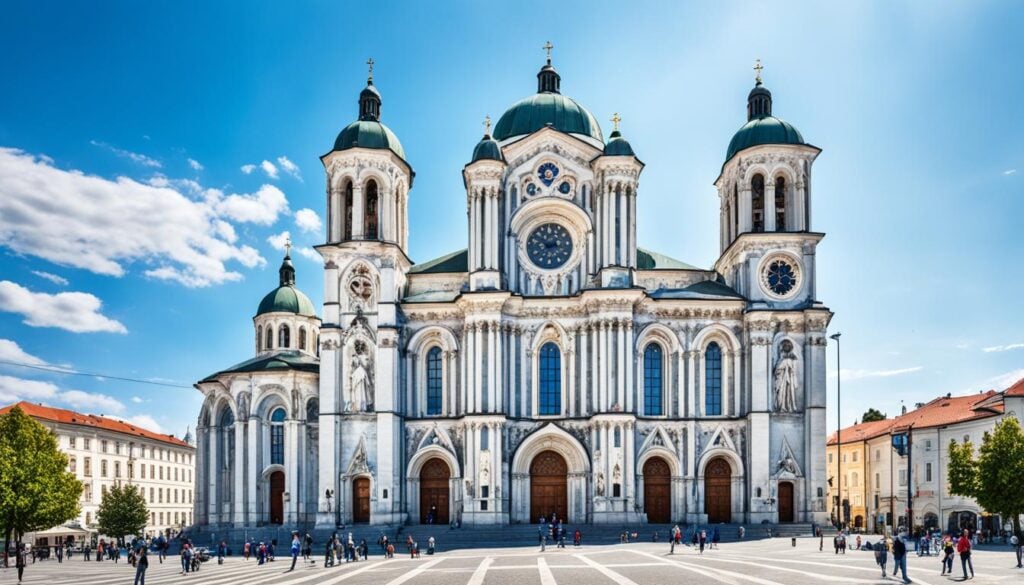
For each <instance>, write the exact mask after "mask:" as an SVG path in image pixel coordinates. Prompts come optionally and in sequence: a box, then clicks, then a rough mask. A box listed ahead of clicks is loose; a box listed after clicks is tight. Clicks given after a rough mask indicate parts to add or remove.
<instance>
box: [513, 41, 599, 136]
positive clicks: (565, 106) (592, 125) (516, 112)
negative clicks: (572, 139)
mask: <svg viewBox="0 0 1024 585" xmlns="http://www.w3.org/2000/svg"><path fill="white" fill-rule="evenodd" d="M561 85H562V78H561V76H559V75H558V72H557V71H555V68H554V67H552V66H551V57H550V55H549V56H548V62H547V64H546V65H544V67H542V68H541V70H540V72H539V73H538V74H537V93H535V94H533V95H531V96H530V97H528V98H525V99H522V100H519V101H518V102H516V103H515V104H514V105H513V106H512V107H511V108H509V109H508V110H506V111H505V113H504V114H502V115H501V118H500V119H499V120H498V125H497V126H495V127H494V138H495V140H506V139H508V138H512V137H514V136H526V135H527V134H533V133H534V132H536V131H537V130H540V129H542V128H545V127H547V126H551V127H552V128H554V129H555V130H558V131H559V132H565V133H566V134H576V135H579V136H585V137H588V138H592V139H594V140H596V141H598V143H600V144H601V145H602V147H603V146H604V136H603V135H602V134H601V127H600V126H598V125H597V120H596V119H595V118H594V116H592V115H591V114H590V112H588V111H587V109H586V108H584V107H583V106H581V105H579V104H578V103H576V101H575V100H573V99H572V98H568V97H565V96H564V95H562V94H561V93H560V92H559V90H560V89H561Z"/></svg>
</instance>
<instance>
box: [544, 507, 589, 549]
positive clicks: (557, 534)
mask: <svg viewBox="0 0 1024 585" xmlns="http://www.w3.org/2000/svg"><path fill="white" fill-rule="evenodd" d="M537 524H539V526H538V527H537V540H538V541H539V542H540V550H542V551H543V550H546V549H547V543H548V539H551V542H553V543H554V544H555V546H556V547H557V548H565V539H566V538H567V537H568V536H569V529H568V528H566V527H565V523H564V522H562V520H561V518H559V517H558V514H556V513H552V514H551V517H550V518H547V517H545V516H541V517H540V518H538V519H537ZM582 539H583V534H582V533H581V532H580V530H579V529H578V528H577V529H576V530H575V531H574V532H573V535H572V545H573V546H575V547H578V546H579V545H580V541H581V540H582Z"/></svg>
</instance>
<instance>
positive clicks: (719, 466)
mask: <svg viewBox="0 0 1024 585" xmlns="http://www.w3.org/2000/svg"><path fill="white" fill-rule="evenodd" d="M704 506H705V509H706V510H707V513H708V523H711V524H715V523H718V522H732V468H731V467H730V466H729V462H728V461H726V460H725V459H722V458H721V457H719V458H717V459H712V460H711V462H710V463H708V466H707V467H706V468H705V469H704Z"/></svg>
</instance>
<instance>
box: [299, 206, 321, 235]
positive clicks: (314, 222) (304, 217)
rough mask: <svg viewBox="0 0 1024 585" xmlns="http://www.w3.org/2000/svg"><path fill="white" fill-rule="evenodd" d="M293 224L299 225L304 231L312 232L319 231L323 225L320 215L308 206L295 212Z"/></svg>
mask: <svg viewBox="0 0 1024 585" xmlns="http://www.w3.org/2000/svg"><path fill="white" fill-rule="evenodd" d="M295 225H297V226H299V229H300V230H302V231H304V232H314V233H319V232H320V229H321V228H322V227H323V223H322V222H321V221H320V216H319V215H317V214H316V212H315V211H313V210H312V209H309V208H308V207H307V208H305V209H300V210H298V211H296V212H295Z"/></svg>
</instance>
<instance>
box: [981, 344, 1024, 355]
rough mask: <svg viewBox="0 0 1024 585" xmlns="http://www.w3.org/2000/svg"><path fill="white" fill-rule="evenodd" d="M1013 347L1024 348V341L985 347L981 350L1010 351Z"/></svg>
mask: <svg viewBox="0 0 1024 585" xmlns="http://www.w3.org/2000/svg"><path fill="white" fill-rule="evenodd" d="M1011 349H1024V343H1010V344H1007V345H993V346H992V347H986V348H983V349H982V350H981V351H983V352H985V353H992V352H994V351H1010V350H1011Z"/></svg>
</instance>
